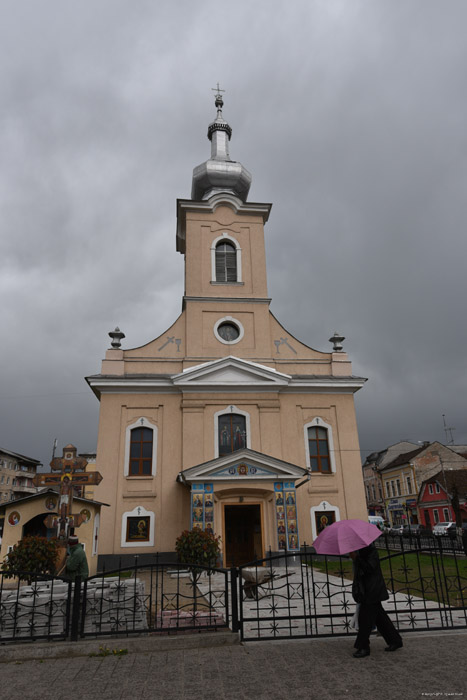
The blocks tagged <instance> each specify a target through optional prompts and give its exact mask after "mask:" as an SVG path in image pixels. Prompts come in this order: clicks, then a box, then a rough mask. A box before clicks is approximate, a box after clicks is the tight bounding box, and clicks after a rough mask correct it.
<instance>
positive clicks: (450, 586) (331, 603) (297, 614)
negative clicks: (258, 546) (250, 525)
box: [239, 538, 467, 641]
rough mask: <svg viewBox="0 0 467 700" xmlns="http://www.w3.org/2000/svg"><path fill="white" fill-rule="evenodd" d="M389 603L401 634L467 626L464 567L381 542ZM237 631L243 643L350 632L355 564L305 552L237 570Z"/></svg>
mask: <svg viewBox="0 0 467 700" xmlns="http://www.w3.org/2000/svg"><path fill="white" fill-rule="evenodd" d="M380 539H381V540H382V542H380V544H381V546H382V547H385V551H384V552H383V551H381V552H380V560H381V566H382V571H383V575H384V577H385V581H386V585H387V588H388V591H389V592H390V597H389V600H388V601H387V602H385V603H384V606H385V608H386V610H387V612H388V613H389V615H390V617H391V618H392V619H393V621H394V623H395V625H396V627H398V628H399V630H402V631H414V630H422V629H423V630H426V629H433V630H434V629H443V628H454V627H467V560H466V558H465V557H464V556H459V553H458V551H457V549H456V548H450V549H449V548H445V547H444V546H443V544H444V543H442V542H434V543H433V544H432V546H431V548H428V547H422V548H418V549H410V548H406V547H405V543H404V542H400V543H398V546H397V547H395V546H393V543H392V538H380ZM239 574H240V577H241V580H243V585H242V590H241V595H240V596H239V600H240V604H239V628H240V633H241V637H242V639H243V640H245V641H248V640H268V639H279V638H291V637H296V638H299V637H310V636H317V637H325V636H331V635H332V636H335V635H349V634H353V633H354V629H353V617H354V614H355V603H354V601H353V598H352V594H351V588H352V578H353V574H352V563H351V560H350V559H349V558H347V557H323V556H318V555H316V554H315V553H314V552H313V551H311V550H310V551H309V552H308V551H307V549H306V548H304V551H302V552H301V553H300V554H299V555H291V554H288V555H279V556H272V557H268V558H266V559H263V560H261V561H256V562H252V563H251V564H250V565H248V566H245V567H240V568H239Z"/></svg>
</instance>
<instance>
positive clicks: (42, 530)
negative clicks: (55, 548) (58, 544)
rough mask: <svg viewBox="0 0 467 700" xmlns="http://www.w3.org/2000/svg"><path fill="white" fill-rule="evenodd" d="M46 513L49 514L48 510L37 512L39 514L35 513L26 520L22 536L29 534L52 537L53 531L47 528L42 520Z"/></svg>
mask: <svg viewBox="0 0 467 700" xmlns="http://www.w3.org/2000/svg"><path fill="white" fill-rule="evenodd" d="M48 515H50V513H49V512H47V513H39V515H36V516H35V517H34V518H31V520H28V522H27V523H25V525H24V526H23V537H28V536H31V535H33V536H35V537H47V539H50V538H51V537H53V536H54V534H55V531H54V530H51V529H49V528H47V527H46V526H45V524H44V520H45V519H46V517H47V516H48Z"/></svg>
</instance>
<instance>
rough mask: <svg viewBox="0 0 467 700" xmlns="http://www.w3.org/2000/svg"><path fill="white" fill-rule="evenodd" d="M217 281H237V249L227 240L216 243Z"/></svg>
mask: <svg viewBox="0 0 467 700" xmlns="http://www.w3.org/2000/svg"><path fill="white" fill-rule="evenodd" d="M216 282H237V251H236V249H235V246H234V245H232V244H231V243H227V242H226V241H221V242H220V243H218V244H217V245H216Z"/></svg>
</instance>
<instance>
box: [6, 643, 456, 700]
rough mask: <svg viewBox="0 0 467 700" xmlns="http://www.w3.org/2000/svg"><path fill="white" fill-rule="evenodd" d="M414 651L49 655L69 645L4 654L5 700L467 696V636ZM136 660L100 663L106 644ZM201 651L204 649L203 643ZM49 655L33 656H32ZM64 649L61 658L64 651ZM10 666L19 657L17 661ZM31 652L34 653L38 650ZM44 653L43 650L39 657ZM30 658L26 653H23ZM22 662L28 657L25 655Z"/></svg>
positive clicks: (320, 647)
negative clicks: (111, 651)
mask: <svg viewBox="0 0 467 700" xmlns="http://www.w3.org/2000/svg"><path fill="white" fill-rule="evenodd" d="M403 638H404V648H403V649H400V650H398V651H396V652H394V653H389V654H388V653H385V652H384V642H383V640H382V639H381V638H379V637H378V638H374V639H372V648H371V656H370V657H367V658H364V659H353V658H352V651H353V649H352V642H353V638H349V639H347V638H344V639H343V638H334V639H306V640H297V641H275V642H256V643H253V642H250V643H248V644H245V645H241V644H238V643H232V642H235V639H234V638H233V637H232V636H231V635H228V634H227V635H225V634H224V633H206V634H200V635H187V636H179V637H172V638H164V639H163V638H161V637H147V638H142V637H139V638H135V639H125V638H123V639H119V640H117V641H116V640H110V639H109V640H98V641H92V642H91V641H85V642H78V643H76V644H74V645H71V644H68V645H65V646H67V647H74V648H75V649H76V648H77V646H79V645H80V644H81V647H80V653H83V654H86V655H84V656H79V657H76V656H75V657H69V658H46V657H45V651H46V650H47V649H48V650H49V654H50V653H51V652H52V648H55V649H56V650H58V651H59V652H60V653H63V652H65V651H66V649H65V648H64V645H62V644H58V643H57V644H31V645H17V646H16V645H15V651H14V653H12V651H13V648H12V646H10V647H9V648H8V649H7V647H6V646H5V647H2V648H1V649H0V661H1V660H2V659H3V661H4V663H2V664H1V665H0V673H1V679H2V682H1V686H0V688H1V690H0V698H1V699H2V700H3V698H5V699H6V698H7V697H8V698H10V697H20V698H21V700H63V699H64V698H65V697H72V698H73V700H84V699H86V700H93V699H94V698H99V700H101V699H102V700H130V699H131V700H133V699H135V700H139V699H140V698H141V699H143V698H144V699H146V698H147V699H149V698H164V700H195V699H196V700H204V699H205V698H207V699H209V700H230V699H232V700H233V699H234V698H235V700H238V699H246V700H253V699H254V700H266V698H267V699H268V700H269V698H278V699H279V700H288V698H290V699H291V700H299V699H300V700H301V699H302V698H303V699H306V700H314V698H316V700H328V699H329V700H331V699H332V700H340V698H350V699H351V700H354V699H355V700H395V699H399V698H401V699H403V700H412V698H429V697H448V696H449V697H464V698H467V670H466V666H467V664H466V659H467V632H466V631H461V632H442V633H437V634H433V633H420V634H405V635H404V637H403ZM100 644H104V645H106V646H107V647H109V648H110V649H113V648H118V649H125V648H126V649H128V654H127V655H126V656H121V657H116V656H113V655H111V656H106V657H95V656H93V657H90V656H89V655H88V654H89V653H91V651H94V652H98V650H99V645H100ZM200 644H202V645H204V646H200ZM206 645H209V646H206ZM32 648H34V649H36V650H37V652H39V651H40V650H41V651H42V653H43V654H44V655H43V656H42V657H40V658H36V659H34V660H31V659H29V660H28V659H26V658H25V653H26V650H27V649H32ZM60 650H61V651H60ZM7 653H8V655H11V656H10V659H11V658H12V657H13V656H14V657H16V661H14V660H8V661H7V659H6V654H7ZM28 653H29V652H28ZM35 653H36V652H35ZM22 655H23V656H22ZM21 656H22V658H21Z"/></svg>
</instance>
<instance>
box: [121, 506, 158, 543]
mask: <svg viewBox="0 0 467 700" xmlns="http://www.w3.org/2000/svg"><path fill="white" fill-rule="evenodd" d="M148 515H149V516H150V520H149V540H146V541H145V542H127V541H126V530H127V524H128V522H127V521H128V518H138V517H141V518H143V517H147V516H148ZM155 523H156V516H155V514H154V511H152V510H146V508H145V507H144V506H135V507H134V508H133V510H132V511H127V512H126V513H123V515H122V540H121V546H122V547H154V530H155Z"/></svg>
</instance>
